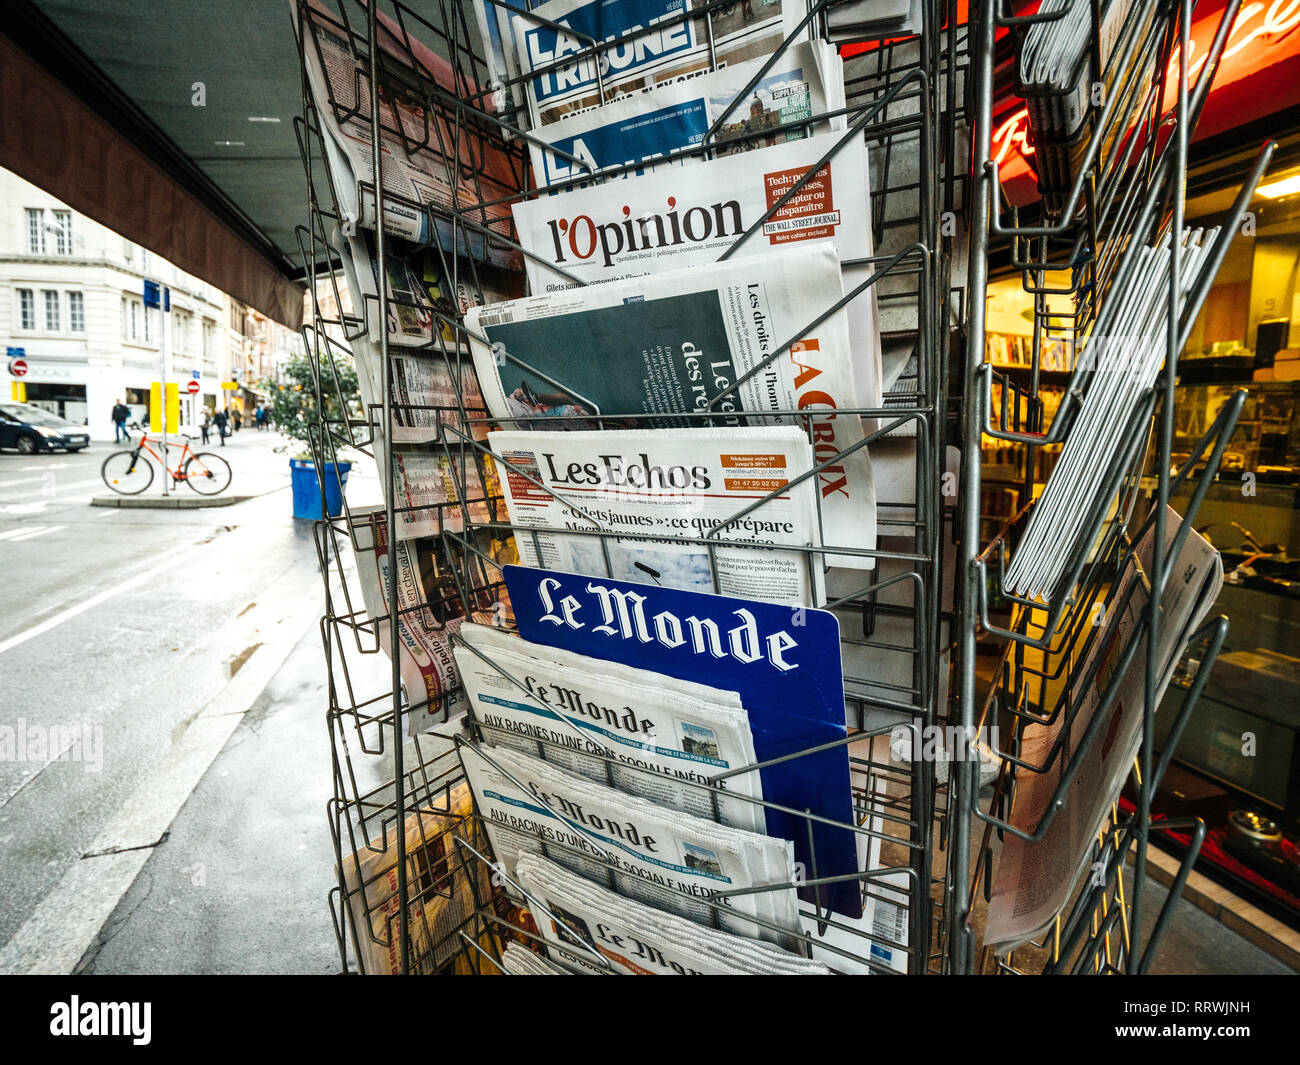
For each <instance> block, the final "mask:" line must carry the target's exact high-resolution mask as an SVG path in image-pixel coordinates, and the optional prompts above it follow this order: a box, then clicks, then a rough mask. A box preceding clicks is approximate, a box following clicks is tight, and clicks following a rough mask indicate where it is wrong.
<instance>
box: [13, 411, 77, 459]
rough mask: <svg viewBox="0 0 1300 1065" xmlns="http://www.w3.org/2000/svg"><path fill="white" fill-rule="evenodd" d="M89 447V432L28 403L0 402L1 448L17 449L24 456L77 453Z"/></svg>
mask: <svg viewBox="0 0 1300 1065" xmlns="http://www.w3.org/2000/svg"><path fill="white" fill-rule="evenodd" d="M89 444H90V431H89V430H88V429H87V428H86V427H85V426H84V425H77V424H76V423H75V422H70V421H68V420H67V419H66V418H60V417H59V416H58V415H57V414H51V413H50V412H49V411H47V410H42V409H41V408H40V407H33V406H32V405H31V404H30V403H0V447H16V448H17V449H18V450H19V451H21V452H22V453H23V454H24V455H31V454H34V453H35V452H37V451H80V450H81V449H82V448H84V447H87V446H89Z"/></svg>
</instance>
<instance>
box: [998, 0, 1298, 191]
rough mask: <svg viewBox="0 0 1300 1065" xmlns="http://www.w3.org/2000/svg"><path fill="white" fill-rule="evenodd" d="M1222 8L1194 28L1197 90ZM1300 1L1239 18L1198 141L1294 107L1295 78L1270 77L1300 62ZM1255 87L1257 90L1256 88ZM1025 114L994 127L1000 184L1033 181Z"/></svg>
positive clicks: (1169, 100) (1275, 0)
mask: <svg viewBox="0 0 1300 1065" xmlns="http://www.w3.org/2000/svg"><path fill="white" fill-rule="evenodd" d="M1221 15H1222V8H1220V10H1219V11H1217V12H1215V13H1214V14H1211V15H1208V16H1206V17H1205V18H1202V19H1200V20H1199V21H1197V22H1196V23H1194V24H1193V26H1192V32H1191V47H1190V49H1189V56H1190V58H1191V65H1190V67H1189V68H1188V79H1189V81H1190V82H1191V83H1192V84H1195V81H1196V78H1197V77H1198V76H1199V75H1200V73H1201V71H1202V70H1203V69H1204V68H1205V64H1206V61H1207V60H1208V58H1209V56H1208V52H1209V49H1210V42H1211V41H1212V40H1213V38H1214V33H1215V31H1216V30H1217V29H1218V25H1219V19H1220V17H1221ZM1297 27H1300V0H1271V2H1268V3H1264V2H1261V0H1251V2H1249V3H1246V4H1243V5H1242V7H1241V9H1240V10H1239V11H1238V12H1237V18H1236V21H1235V22H1234V23H1233V26H1232V31H1231V33H1230V35H1229V37H1228V40H1227V42H1226V44H1225V45H1224V49H1223V57H1222V58H1221V59H1220V61H1219V70H1218V74H1217V76H1216V77H1215V79H1214V88H1213V89H1212V90H1211V92H1210V98H1209V100H1207V101H1206V105H1205V112H1204V114H1203V116H1202V119H1201V123H1200V125H1199V126H1198V127H1197V131H1196V132H1197V136H1198V137H1205V136H1210V135H1212V134H1214V133H1218V132H1222V130H1223V129H1227V128H1231V127H1232V126H1236V125H1240V124H1242V123H1245V122H1249V121H1252V120H1254V119H1257V118H1263V117H1264V116H1266V115H1268V114H1271V113H1274V112H1276V111H1278V110H1281V109H1282V108H1284V107H1288V106H1291V105H1292V104H1295V103H1297V102H1298V98H1300V92H1298V91H1297V78H1296V77H1294V76H1286V75H1285V74H1281V73H1280V72H1279V73H1278V74H1274V73H1272V72H1271V71H1270V68H1272V67H1274V66H1276V65H1277V64H1279V63H1282V62H1284V61H1286V60H1289V59H1294V58H1296V57H1297V56H1300V33H1296V32H1294V31H1295V30H1296V29H1297ZM1178 64H1179V55H1178V53H1177V51H1175V53H1174V55H1173V57H1172V58H1171V59H1170V62H1169V72H1168V76H1167V78H1166V92H1165V100H1164V108H1165V110H1166V111H1169V110H1172V109H1173V107H1174V105H1175V103H1176V99H1177V92H1178V88H1177V85H1178V83H1177V80H1176V79H1177V75H1178ZM1246 80H1250V81H1251V82H1252V90H1253V91H1252V92H1251V94H1250V95H1249V97H1248V98H1247V100H1245V101H1242V100H1239V99H1237V98H1236V94H1233V97H1234V104H1233V105H1232V106H1228V105H1226V104H1223V105H1221V107H1220V113H1219V114H1218V115H1215V114H1214V111H1215V104H1216V97H1218V98H1219V100H1220V101H1223V100H1224V99H1225V95H1224V91H1225V90H1226V89H1228V88H1229V87H1231V86H1233V85H1234V84H1236V83H1239V82H1243V81H1246ZM1255 82H1258V88H1256V87H1255V85H1254V83H1255ZM1028 132H1029V113H1028V111H1027V110H1026V109H1025V108H1024V107H1019V108H1017V109H1016V110H1015V111H1013V112H1012V113H1011V114H1009V115H1007V116H1006V117H1005V118H1004V119H1002V120H1001V121H1000V122H998V123H997V125H996V126H995V128H994V131H993V138H992V157H993V159H994V161H995V162H996V163H997V164H998V167H999V170H1000V173H1001V177H1002V180H1003V182H1005V183H1010V182H1014V181H1015V180H1016V179H1017V178H1024V177H1032V171H1031V169H1030V167H1029V164H1028V163H1027V162H1026V161H1025V158H1026V157H1028V156H1031V155H1033V154H1034V148H1033V145H1031V144H1030V143H1029V142H1028Z"/></svg>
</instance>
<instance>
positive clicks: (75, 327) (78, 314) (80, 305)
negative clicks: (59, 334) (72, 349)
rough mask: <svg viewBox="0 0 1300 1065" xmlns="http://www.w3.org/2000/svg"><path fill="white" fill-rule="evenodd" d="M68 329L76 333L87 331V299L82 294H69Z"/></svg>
mask: <svg viewBox="0 0 1300 1065" xmlns="http://www.w3.org/2000/svg"><path fill="white" fill-rule="evenodd" d="M68 328H69V329H70V330H72V332H74V333H84V332H85V331H86V297H85V296H84V295H83V294H82V293H80V292H69V293H68Z"/></svg>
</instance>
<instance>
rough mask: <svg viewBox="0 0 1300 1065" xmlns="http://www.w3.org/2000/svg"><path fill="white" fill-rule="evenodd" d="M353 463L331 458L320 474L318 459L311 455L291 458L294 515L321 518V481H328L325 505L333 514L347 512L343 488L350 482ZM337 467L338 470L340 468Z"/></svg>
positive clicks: (314, 518)
mask: <svg viewBox="0 0 1300 1065" xmlns="http://www.w3.org/2000/svg"><path fill="white" fill-rule="evenodd" d="M351 469H352V463H350V462H340V463H337V464H335V463H333V462H327V463H326V464H325V466H324V467H323V469H322V470H321V477H320V478H319V479H318V478H317V477H316V463H314V462H313V461H312V460H311V459H290V460H289V471H290V476H291V477H292V479H293V516H294V517H295V518H302V519H303V520H304V521H316V520H319V518H320V516H321V514H320V482H321V481H322V480H323V481H324V482H325V505H326V506H327V507H328V508H329V516H330V517H331V518H337V517H338V516H339V515H340V514H342V513H343V488H344V486H345V485H346V484H347V483H348V471H349V470H351ZM336 471H337V472H336Z"/></svg>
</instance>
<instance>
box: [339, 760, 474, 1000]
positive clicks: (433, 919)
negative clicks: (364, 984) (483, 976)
mask: <svg viewBox="0 0 1300 1065" xmlns="http://www.w3.org/2000/svg"><path fill="white" fill-rule="evenodd" d="M472 814H473V806H472V802H471V798H470V790H469V787H468V785H467V784H465V783H464V782H461V783H460V784H458V785H457V786H456V787H455V788H453V789H451V790H450V791H449V792H448V793H447V809H446V811H441V810H438V811H435V810H423V809H422V810H418V811H416V812H415V813H413V814H410V815H408V817H407V818H406V860H407V885H408V887H407V892H408V902H407V913H408V916H409V919H410V920H409V925H410V928H409V932H408V936H409V938H410V943H411V951H410V957H411V971H413V972H420V971H428V970H430V969H437V968H441V967H442V966H443V965H445V964H446V963H447V962H449V961H451V960H452V958H453V957H455V955H456V954H458V953H459V952H460V950H461V949H462V948H461V946H460V944H459V940H458V939H457V937H456V936H455V931H456V929H458V928H459V927H460V926H461V925H463V924H464V923H465V922H466V921H467V920H468V919H469V918H470V916H471V915H472V914H473V913H474V910H475V897H474V892H475V890H477V891H478V896H479V898H484V899H485V898H488V897H489V896H490V895H491V891H492V889H491V885H490V884H489V877H490V875H491V874H490V872H489V870H488V867H487V866H486V865H485V864H483V863H482V862H464V861H462V860H461V859H460V858H459V857H458V856H457V853H456V843H455V835H456V833H457V832H464V826H465V823H466V821H467V820H468V818H469V817H470V816H471V815H472ZM396 843H397V840H396V833H395V832H394V830H393V827H392V825H387V826H386V827H385V830H384V838H383V839H382V840H376V841H375V845H374V846H373V847H371V846H365V845H362V846H360V847H358V849H357V850H356V851H355V852H354V853H353V854H351V855H349V856H348V857H346V858H344V859H343V862H342V864H341V866H340V867H339V868H340V870H341V871H342V874H343V875H342V877H341V879H342V883H343V885H344V888H345V891H346V897H347V905H348V912H349V914H350V916H351V918H352V923H353V927H354V930H355V931H356V940H357V943H356V945H357V947H358V949H359V952H360V958H359V961H360V962H361V965H362V971H363V972H365V974H366V975H367V976H378V975H383V976H395V975H397V974H398V973H400V972H401V965H402V961H401V947H400V942H401V940H400V936H401V922H402V917H401V913H400V912H399V905H398V898H397V847H396ZM471 872H472V874H473V875H474V876H476V877H478V878H479V880H478V884H477V885H474V884H472V883H471V881H470V875H469V874H470V873H471Z"/></svg>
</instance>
